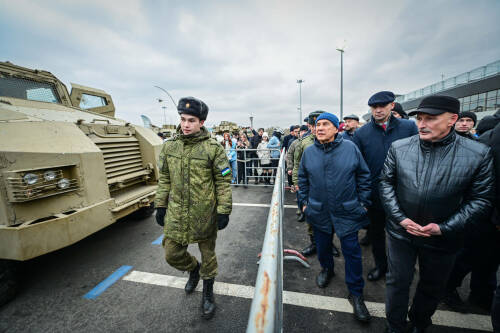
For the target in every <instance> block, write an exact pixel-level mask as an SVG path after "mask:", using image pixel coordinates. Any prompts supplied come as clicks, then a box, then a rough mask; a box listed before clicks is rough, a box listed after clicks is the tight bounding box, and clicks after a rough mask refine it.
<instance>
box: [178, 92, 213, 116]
mask: <svg viewBox="0 0 500 333" xmlns="http://www.w3.org/2000/svg"><path fill="white" fill-rule="evenodd" d="M177 112H179V114H183V113H185V114H189V115H192V116H195V117H198V118H199V119H200V120H206V119H207V115H208V106H207V105H206V104H205V103H204V102H203V101H202V100H200V99H197V98H194V97H183V98H181V99H180V100H179V105H178V106H177Z"/></svg>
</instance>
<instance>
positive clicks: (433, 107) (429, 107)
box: [408, 95, 460, 116]
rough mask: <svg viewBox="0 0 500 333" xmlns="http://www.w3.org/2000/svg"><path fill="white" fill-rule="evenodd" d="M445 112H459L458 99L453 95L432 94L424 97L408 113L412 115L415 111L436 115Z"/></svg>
mask: <svg viewBox="0 0 500 333" xmlns="http://www.w3.org/2000/svg"><path fill="white" fill-rule="evenodd" d="M445 112H451V113H456V114H459V113H460V101H459V100H458V99H456V98H455V97H451V96H442V95H434V96H429V97H426V98H424V99H423V100H422V102H420V105H419V106H418V108H417V109H416V110H414V111H412V112H410V113H409V114H408V115H410V116H413V115H416V114H417V113H427V114H432V115H438V114H441V113H445Z"/></svg>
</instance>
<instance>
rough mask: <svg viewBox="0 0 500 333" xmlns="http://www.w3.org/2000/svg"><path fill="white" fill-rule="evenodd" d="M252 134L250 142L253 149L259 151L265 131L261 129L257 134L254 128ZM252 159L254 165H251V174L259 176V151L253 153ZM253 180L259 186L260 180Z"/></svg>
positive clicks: (251, 153)
mask: <svg viewBox="0 0 500 333" xmlns="http://www.w3.org/2000/svg"><path fill="white" fill-rule="evenodd" d="M252 134H253V136H252V137H251V138H250V140H249V141H250V144H251V148H252V149H257V147H258V146H259V143H260V142H261V141H262V134H264V129H263V128H259V132H256V131H255V130H254V129H253V128H252ZM250 157H251V158H252V161H253V163H250V165H251V166H253V167H252V168H251V172H250V174H251V176H257V168H258V167H259V166H260V164H259V163H260V162H259V157H258V156H257V151H255V150H254V151H251V152H250ZM253 179H255V183H256V184H257V182H258V178H256V177H254V178H253Z"/></svg>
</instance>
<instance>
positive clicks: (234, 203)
mask: <svg viewBox="0 0 500 333" xmlns="http://www.w3.org/2000/svg"><path fill="white" fill-rule="evenodd" d="M233 206H243V207H271V205H270V204H259V203H241V202H233ZM284 207H285V208H297V206H294V205H284Z"/></svg>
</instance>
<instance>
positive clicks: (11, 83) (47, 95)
mask: <svg viewBox="0 0 500 333" xmlns="http://www.w3.org/2000/svg"><path fill="white" fill-rule="evenodd" d="M0 96H5V97H14V98H21V99H27V100H30V101H38V102H48V103H61V100H60V99H59V95H58V94H57V92H56V89H55V87H54V85H53V84H51V83H48V82H37V81H32V80H27V79H22V78H18V77H8V76H5V75H3V74H0Z"/></svg>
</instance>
